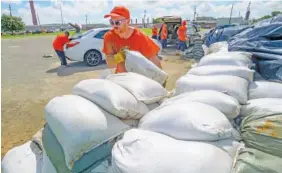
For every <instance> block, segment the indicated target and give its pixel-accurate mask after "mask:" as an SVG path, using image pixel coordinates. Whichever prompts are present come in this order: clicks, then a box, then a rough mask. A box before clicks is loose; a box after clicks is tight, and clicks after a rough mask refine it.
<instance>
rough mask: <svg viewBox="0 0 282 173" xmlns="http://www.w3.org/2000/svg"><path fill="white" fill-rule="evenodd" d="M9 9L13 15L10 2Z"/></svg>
mask: <svg viewBox="0 0 282 173" xmlns="http://www.w3.org/2000/svg"><path fill="white" fill-rule="evenodd" d="M9 11H10V16H12V8H11V4H9Z"/></svg>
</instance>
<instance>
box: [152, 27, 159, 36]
mask: <svg viewBox="0 0 282 173" xmlns="http://www.w3.org/2000/svg"><path fill="white" fill-rule="evenodd" d="M152 33H153V36H158V28H153V29H152Z"/></svg>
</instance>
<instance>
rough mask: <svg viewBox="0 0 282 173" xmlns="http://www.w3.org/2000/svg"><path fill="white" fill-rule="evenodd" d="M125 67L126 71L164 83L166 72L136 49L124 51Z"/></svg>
mask: <svg viewBox="0 0 282 173" xmlns="http://www.w3.org/2000/svg"><path fill="white" fill-rule="evenodd" d="M125 54H126V59H125V68H126V70H127V71H128V72H134V73H138V74H141V75H143V76H146V77H148V78H150V79H153V80H155V81H157V82H158V83H160V84H164V83H165V81H166V80H167V78H168V74H167V73H166V72H164V71H163V70H162V69H160V68H159V67H158V66H156V65H155V64H154V63H153V62H151V61H150V60H148V59H147V58H146V57H144V56H143V55H142V54H141V53H140V52H137V51H129V50H126V51H125Z"/></svg>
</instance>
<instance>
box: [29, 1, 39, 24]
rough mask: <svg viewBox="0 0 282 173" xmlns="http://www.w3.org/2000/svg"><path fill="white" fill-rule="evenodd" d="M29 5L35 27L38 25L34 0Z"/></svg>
mask: <svg viewBox="0 0 282 173" xmlns="http://www.w3.org/2000/svg"><path fill="white" fill-rule="evenodd" d="M29 5H30V11H31V16H32V23H33V25H38V23H37V19H36V13H35V8H34V3H33V0H29Z"/></svg>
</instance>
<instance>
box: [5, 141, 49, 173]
mask: <svg viewBox="0 0 282 173" xmlns="http://www.w3.org/2000/svg"><path fill="white" fill-rule="evenodd" d="M42 164H43V154H42V151H41V150H40V149H39V148H38V146H37V145H36V144H35V143H33V142H32V141H28V142H26V143H25V144H23V145H20V146H17V147H15V148H13V149H11V150H9V151H8V152H7V153H6V155H5V156H4V158H3V160H2V163H1V170H2V171H1V172H2V173H41V172H42Z"/></svg>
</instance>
